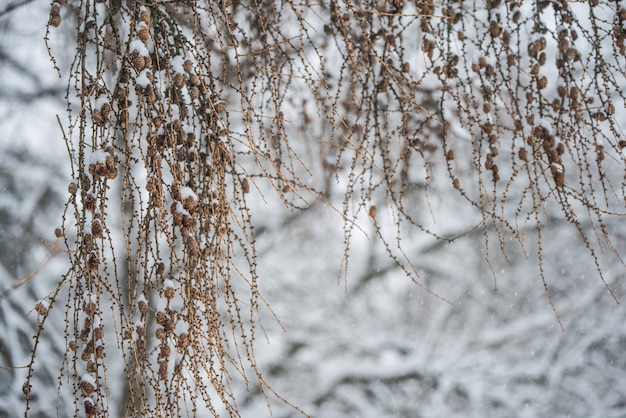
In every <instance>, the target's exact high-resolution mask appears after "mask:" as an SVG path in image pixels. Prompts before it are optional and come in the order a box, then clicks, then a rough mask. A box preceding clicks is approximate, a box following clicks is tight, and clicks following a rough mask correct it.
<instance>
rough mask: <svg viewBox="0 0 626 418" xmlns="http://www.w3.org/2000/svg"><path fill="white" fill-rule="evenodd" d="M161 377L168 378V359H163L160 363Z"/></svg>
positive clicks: (161, 378)
mask: <svg viewBox="0 0 626 418" xmlns="http://www.w3.org/2000/svg"><path fill="white" fill-rule="evenodd" d="M159 379H160V380H167V360H163V361H162V362H161V363H159Z"/></svg>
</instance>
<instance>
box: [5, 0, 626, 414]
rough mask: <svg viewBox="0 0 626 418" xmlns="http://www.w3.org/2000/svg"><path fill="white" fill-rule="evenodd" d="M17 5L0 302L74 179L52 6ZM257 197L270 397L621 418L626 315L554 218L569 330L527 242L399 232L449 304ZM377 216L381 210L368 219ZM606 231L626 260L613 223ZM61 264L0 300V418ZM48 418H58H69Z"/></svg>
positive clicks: (15, 394) (619, 286)
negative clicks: (49, 43)
mask: <svg viewBox="0 0 626 418" xmlns="http://www.w3.org/2000/svg"><path fill="white" fill-rule="evenodd" d="M9 3H10V4H19V3H20V2H9ZM22 3H25V5H23V6H20V7H16V8H15V9H14V10H12V11H11V12H10V13H8V12H6V10H7V3H3V5H0V155H2V158H0V193H1V194H0V234H1V238H2V239H1V240H0V290H5V289H9V288H11V286H12V285H13V284H14V283H16V281H18V280H20V279H21V278H23V277H24V276H26V275H27V274H29V273H30V272H32V271H33V270H35V269H37V268H38V266H39V265H40V263H42V262H43V261H44V260H45V259H46V257H47V255H48V254H49V253H50V250H51V247H52V246H53V245H54V243H55V237H54V228H55V227H56V226H57V225H59V223H60V218H61V216H62V213H63V209H64V203H65V199H66V188H67V184H68V183H69V181H70V178H69V172H68V170H67V166H66V164H67V153H66V149H65V146H64V142H63V140H62V136H61V133H60V128H59V125H58V123H57V119H56V115H57V114H60V115H63V113H64V107H65V104H64V103H65V100H64V97H63V96H64V92H65V85H64V80H63V79H59V78H58V77H57V75H56V74H55V72H54V70H53V68H52V65H51V63H50V61H49V57H48V53H47V51H46V49H45V45H44V43H43V39H42V38H43V35H44V30H43V27H44V25H45V22H46V21H47V19H48V12H49V5H48V4H47V2H43V1H31V2H22ZM60 50H62V49H61V48H58V49H56V51H60ZM63 58H64V57H63V56H62V55H61V56H58V57H57V59H59V60H62V59H63ZM335 192H337V196H333V197H336V198H337V199H340V195H339V192H338V191H337V190H335ZM255 193H258V191H256V190H254V189H253V191H252V192H251V197H250V198H249V201H251V202H252V203H251V206H252V210H253V217H254V219H255V223H256V230H257V231H258V240H257V245H258V250H259V274H260V277H261V279H262V280H261V282H260V290H261V292H262V294H263V295H264V297H265V298H266V300H267V301H268V302H269V304H270V305H271V307H272V308H273V310H274V312H275V313H276V315H277V317H278V318H279V320H280V321H281V324H282V327H281V326H279V324H277V322H276V321H275V320H274V319H273V317H272V315H271V312H269V311H267V310H265V311H263V317H264V318H265V322H264V325H265V327H266V330H267V336H268V339H267V341H265V340H263V339H258V340H257V350H258V352H257V358H258V361H259V364H260V369H261V370H262V371H263V372H264V373H265V375H266V378H267V380H268V382H269V383H270V384H271V385H272V387H273V388H274V389H275V390H276V391H277V392H278V393H279V394H280V395H281V396H284V397H285V398H286V399H288V400H289V401H290V402H292V403H293V404H295V405H297V406H299V407H300V408H302V409H303V410H304V411H305V412H306V413H307V414H310V415H311V416H314V417H385V416H397V417H419V416H423V417H444V416H445V417H454V416H458V417H468V416H472V417H536V416H553V417H557V416H558V417H561V416H563V417H566V416H570V417H623V416H626V389H625V388H626V325H625V324H626V311H625V309H624V306H623V305H618V304H616V303H615V302H614V301H613V299H612V298H611V296H610V295H609V293H608V292H607V291H606V289H605V288H604V286H603V285H602V283H601V281H600V280H599V279H598V277H597V275H598V274H597V271H596V269H595V266H594V264H593V260H592V259H591V258H590V257H589V253H588V250H587V249H586V248H585V246H584V244H583V243H582V242H581V241H580V239H579V237H578V234H577V232H576V231H575V230H573V228H572V226H571V225H570V224H568V223H566V222H563V221H558V220H554V222H553V223H551V225H550V233H549V234H547V235H546V236H544V237H543V261H544V268H545V276H546V278H547V280H548V282H549V285H550V290H551V294H552V297H553V300H554V304H555V307H556V309H557V311H558V314H559V316H560V319H561V321H562V323H563V326H564V328H565V330H564V331H562V330H561V329H560V327H559V324H558V321H557V319H556V318H555V315H554V313H553V311H552V309H551V307H550V305H549V303H548V301H547V299H546V296H545V293H544V288H543V284H542V282H541V279H540V277H539V272H538V268H537V256H536V254H537V249H536V248H533V244H532V243H533V242H536V241H535V240H533V239H532V238H533V234H534V233H535V232H533V231H532V230H529V231H527V234H528V240H527V242H528V244H527V246H526V248H525V250H526V254H525V253H524V252H523V251H522V249H521V248H520V246H519V245H518V244H517V243H516V242H515V240H511V243H510V245H507V246H506V248H505V251H504V252H505V254H506V258H505V257H504V255H503V254H501V253H500V251H499V250H498V245H499V244H498V237H497V236H496V235H495V234H494V235H493V236H490V237H489V239H490V242H491V244H492V245H491V250H490V253H489V254H485V237H484V236H483V233H482V231H481V230H478V231H477V232H474V233H470V234H469V235H467V236H466V237H464V238H462V239H460V240H459V241H457V242H455V243H452V244H445V243H443V242H438V241H435V240H434V239H432V238H429V237H424V236H421V235H420V236H418V235H415V236H409V237H405V238H404V239H405V240H406V241H405V242H406V245H405V248H406V249H408V251H410V253H409V254H408V256H409V257H410V259H411V260H412V261H413V263H414V265H415V267H416V269H417V271H418V272H419V274H420V279H421V280H422V283H423V284H424V285H425V286H427V287H428V288H430V289H432V290H433V291H434V292H435V293H437V294H438V295H440V296H441V297H443V298H445V299H447V300H448V301H450V302H451V303H446V302H444V301H442V300H441V299H438V298H436V297H435V296H433V295H431V294H429V293H427V292H425V291H424V290H423V289H421V288H420V287H419V286H417V285H416V284H414V283H412V282H411V281H410V280H408V279H407V278H406V277H405V274H404V273H403V272H402V271H400V270H399V269H398V268H397V266H396V265H395V264H393V263H392V262H391V261H390V260H389V259H388V258H387V257H386V256H385V254H384V251H381V250H382V246H381V243H380V242H379V240H378V239H377V238H376V235H375V233H374V230H373V225H372V220H370V219H367V218H366V217H365V216H364V217H363V218H362V219H361V221H362V222H361V227H362V232H361V231H356V232H354V235H355V239H354V241H353V243H352V247H351V250H350V265H349V270H348V274H347V280H344V278H343V276H342V275H341V274H340V268H341V259H342V255H343V252H344V245H343V238H344V237H343V230H342V226H343V221H342V219H341V218H340V217H339V216H338V215H337V214H336V213H335V212H334V211H332V210H331V209H329V208H328V207H327V206H325V205H322V204H316V205H314V206H313V207H312V208H311V209H310V210H308V211H306V212H292V211H290V210H288V209H286V208H284V207H283V206H282V205H281V204H280V203H279V202H277V201H271V200H270V201H266V199H264V198H263V197H261V196H258V195H257V196H256V199H255ZM431 198H432V200H431V202H430V204H431V206H432V207H431V211H432V213H434V214H435V215H431V214H430V213H429V210H428V209H426V208H419V209H418V210H423V211H424V214H423V219H425V220H426V221H427V222H432V224H433V225H437V226H438V227H439V230H440V231H443V232H450V233H454V232H455V231H454V228H456V227H457V226H459V225H460V228H461V229H463V228H465V229H467V228H469V227H470V226H471V225H472V224H473V221H474V220H475V219H478V218H476V217H477V214H476V213H474V212H472V211H471V210H469V209H466V207H465V206H463V205H462V201H460V200H459V201H455V200H454V198H452V197H450V196H437V195H434V196H433V195H431ZM338 201H339V202H340V201H341V200H338ZM451 202H454V203H451ZM457 204H458V205H457ZM418 206H419V205H418ZM387 215H388V214H387V213H386V211H385V208H384V204H383V205H380V207H379V209H378V214H377V222H385V216H387ZM607 222H608V229H609V230H610V231H611V233H612V238H613V239H614V244H615V245H616V247H617V250H618V251H621V252H622V253H623V252H624V249H626V226H625V225H624V222H623V221H620V220H619V219H609V220H608V221H607ZM613 257H614V256H613V255H612V254H611V253H610V252H606V253H603V254H599V258H600V261H601V263H602V268H603V269H604V273H605V279H606V280H607V282H608V283H609V285H611V287H612V289H613V290H614V292H615V293H616V295H617V297H618V298H620V299H621V300H624V299H625V298H626V282H625V281H624V273H625V272H624V269H623V267H622V266H621V265H620V264H619V263H616V262H615V260H614V258H613ZM487 260H488V261H489V263H490V264H491V266H490V265H489V263H488V262H487ZM66 268H67V267H66V266H65V264H64V256H63V254H58V255H56V257H53V258H52V259H51V260H50V261H49V262H47V263H46V264H45V265H44V266H43V267H42V268H41V270H40V271H39V272H38V273H37V274H36V275H34V277H33V278H32V280H30V281H29V283H28V284H27V285H25V286H22V287H20V288H18V289H16V290H14V291H12V292H10V294H9V295H8V296H7V297H5V298H3V299H2V301H1V302H0V329H1V330H2V333H1V334H0V361H1V364H0V366H3V367H4V368H3V369H0V417H12V416H19V415H21V414H22V411H23V398H24V395H23V394H22V383H23V382H24V379H25V371H24V369H21V368H19V366H24V365H26V364H27V363H28V360H29V356H30V354H29V353H30V350H31V346H32V338H31V336H32V335H33V334H34V333H35V332H36V319H37V318H36V316H37V315H36V313H34V312H31V313H30V314H29V312H30V311H31V310H32V308H33V306H34V305H35V303H36V302H37V301H38V300H39V299H41V298H42V297H44V296H45V295H46V294H47V293H48V292H50V291H52V290H53V289H54V287H55V285H56V283H57V282H58V280H59V278H60V277H61V275H62V274H63V273H64V272H65V271H66ZM494 273H495V276H494ZM496 283H497V290H495V288H496ZM59 315H60V314H59ZM57 319H58V321H57V322H54V321H49V322H48V325H47V328H46V329H47V331H48V336H47V339H45V340H44V341H43V343H42V344H43V347H39V356H40V363H41V365H42V366H41V368H40V369H39V370H40V375H38V376H36V380H37V381H39V382H43V383H44V385H39V386H38V387H39V388H40V390H41V392H38V393H33V395H32V396H33V400H34V404H33V405H34V406H33V408H34V410H33V412H34V416H42V417H44V416H57V413H56V412H54V405H60V406H59V408H62V407H63V402H60V403H58V402H57V399H56V396H57V395H56V394H57V391H56V386H57V383H56V382H57V377H56V376H57V373H58V370H59V368H60V367H61V360H62V356H63V352H62V351H63V350H62V349H60V348H61V347H63V346H64V344H65V343H64V341H63V340H62V337H63V332H62V330H63V327H64V322H63V317H62V316H60V317H58V318H57ZM283 327H284V329H283ZM55 328H58V332H56V333H55V332H54V330H55ZM55 335H58V336H59V338H60V340H59V341H55V340H54V336H55ZM8 366H17V367H18V368H14V369H10V370H9V369H6V367H8ZM236 393H238V395H239V399H240V402H239V404H240V409H241V413H242V416H244V417H264V416H270V413H269V412H268V409H267V406H266V401H265V399H264V398H263V396H262V394H261V393H260V392H259V391H258V390H257V388H255V387H251V388H250V391H249V392H248V391H246V390H245V389H244V387H243V385H242V386H241V387H240V388H236ZM271 407H272V412H273V416H276V417H287V416H290V417H291V416H298V413H297V412H294V411H293V409H291V408H289V407H288V406H285V405H284V404H283V403H281V402H280V401H278V400H274V399H272V400H271ZM58 416H65V413H64V412H63V410H60V411H59V412H58Z"/></svg>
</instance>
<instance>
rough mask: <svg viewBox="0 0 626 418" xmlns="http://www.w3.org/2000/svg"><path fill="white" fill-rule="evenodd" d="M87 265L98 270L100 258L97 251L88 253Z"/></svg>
mask: <svg viewBox="0 0 626 418" xmlns="http://www.w3.org/2000/svg"><path fill="white" fill-rule="evenodd" d="M87 266H88V267H89V269H90V270H98V267H100V259H99V258H98V254H97V253H95V252H92V253H91V254H89V258H88V260H87Z"/></svg>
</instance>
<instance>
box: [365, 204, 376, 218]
mask: <svg viewBox="0 0 626 418" xmlns="http://www.w3.org/2000/svg"><path fill="white" fill-rule="evenodd" d="M376 212H378V209H377V208H376V206H375V205H372V206H370V208H369V210H368V211H367V216H369V217H370V218H374V217H376Z"/></svg>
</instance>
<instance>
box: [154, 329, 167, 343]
mask: <svg viewBox="0 0 626 418" xmlns="http://www.w3.org/2000/svg"><path fill="white" fill-rule="evenodd" d="M154 335H155V336H156V339H157V340H159V341H163V340H165V339H166V338H167V332H165V330H164V329H163V328H157V330H156V331H155V332H154Z"/></svg>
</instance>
